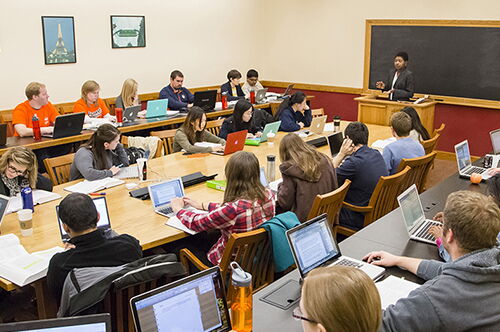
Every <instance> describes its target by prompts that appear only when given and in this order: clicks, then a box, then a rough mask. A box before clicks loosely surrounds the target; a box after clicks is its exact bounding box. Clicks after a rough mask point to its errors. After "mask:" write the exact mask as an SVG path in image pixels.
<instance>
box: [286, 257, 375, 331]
mask: <svg viewBox="0 0 500 332" xmlns="http://www.w3.org/2000/svg"><path fill="white" fill-rule="evenodd" d="M380 308H381V301H380V295H379V293H378V290H377V287H376V286H375V283H374V282H373V280H371V279H370V277H368V276H367V275H366V273H364V272H363V271H361V270H360V269H357V268H354V267H348V266H339V265H336V266H330V267H319V268H317V269H314V270H312V271H311V272H310V273H309V274H308V275H307V277H306V278H305V279H304V284H303V285H302V296H301V297H300V303H299V306H298V307H297V308H296V309H295V310H294V311H293V317H294V318H296V319H300V320H301V322H302V329H303V330H304V332H309V331H318V332H376V331H378V329H379V326H380V322H381V321H382V311H381V310H380Z"/></svg>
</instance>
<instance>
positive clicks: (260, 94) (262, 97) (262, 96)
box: [255, 88, 267, 104]
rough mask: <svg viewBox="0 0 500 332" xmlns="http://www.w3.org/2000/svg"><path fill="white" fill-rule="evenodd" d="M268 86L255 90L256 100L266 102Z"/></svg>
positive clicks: (259, 102)
mask: <svg viewBox="0 0 500 332" xmlns="http://www.w3.org/2000/svg"><path fill="white" fill-rule="evenodd" d="M266 93H267V88H264V89H259V90H257V91H256V92H255V102H256V103H257V104H263V103H265V102H266Z"/></svg>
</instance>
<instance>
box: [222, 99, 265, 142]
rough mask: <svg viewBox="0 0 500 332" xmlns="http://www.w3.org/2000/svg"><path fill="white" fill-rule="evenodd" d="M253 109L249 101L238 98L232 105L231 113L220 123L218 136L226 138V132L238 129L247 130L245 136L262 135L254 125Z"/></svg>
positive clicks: (229, 132)
mask: <svg viewBox="0 0 500 332" xmlns="http://www.w3.org/2000/svg"><path fill="white" fill-rule="evenodd" d="M254 111H255V110H254V108H253V105H252V104H251V103H250V102H249V101H246V100H243V99H242V100H238V102H237V103H236V105H235V106H234V112H233V115H231V116H230V117H228V118H226V119H225V120H224V122H223V123H222V127H221V129H220V133H219V137H221V138H224V139H226V138H227V135H228V134H231V133H234V132H236V131H240V130H248V134H247V138H253V137H260V136H262V131H259V128H257V127H256V126H255V125H254V118H253V114H254Z"/></svg>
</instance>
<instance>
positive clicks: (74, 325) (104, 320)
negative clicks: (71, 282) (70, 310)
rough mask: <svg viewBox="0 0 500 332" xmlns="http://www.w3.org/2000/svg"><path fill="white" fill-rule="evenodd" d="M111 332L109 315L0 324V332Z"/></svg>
mask: <svg viewBox="0 0 500 332" xmlns="http://www.w3.org/2000/svg"><path fill="white" fill-rule="evenodd" d="M21 331H23V332H111V318H110V315H109V314H98V315H87V316H79V317H65V318H55V319H43V320H34V321H26V322H15V323H7V324H0V332H21Z"/></svg>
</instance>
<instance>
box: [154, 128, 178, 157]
mask: <svg viewBox="0 0 500 332" xmlns="http://www.w3.org/2000/svg"><path fill="white" fill-rule="evenodd" d="M176 132H177V129H167V130H161V131H152V132H151V133H150V135H151V136H156V137H159V138H160V139H161V142H162V144H163V151H164V152H165V154H166V155H167V154H171V153H173V152H174V137H175V133H176Z"/></svg>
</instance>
